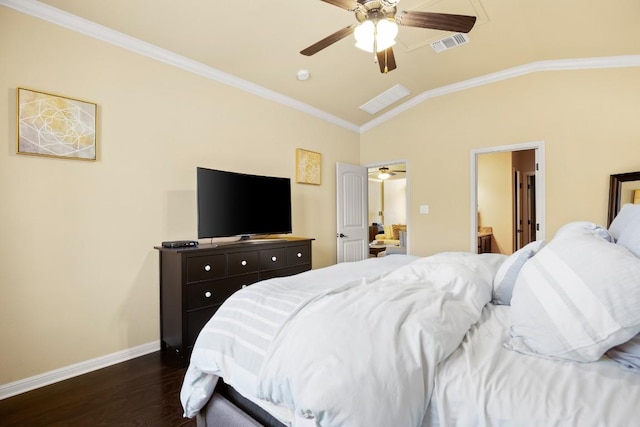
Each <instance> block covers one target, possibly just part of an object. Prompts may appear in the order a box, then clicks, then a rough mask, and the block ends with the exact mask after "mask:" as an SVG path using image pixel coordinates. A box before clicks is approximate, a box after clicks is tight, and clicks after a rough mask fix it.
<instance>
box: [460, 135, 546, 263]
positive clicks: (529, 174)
mask: <svg viewBox="0 0 640 427" xmlns="http://www.w3.org/2000/svg"><path fill="white" fill-rule="evenodd" d="M471 185H472V188H471V209H472V218H471V227H472V228H471V236H472V237H471V245H472V251H473V252H478V253H483V252H493V253H502V254H507V255H508V254H511V253H513V252H515V251H516V250H518V249H520V248H521V247H523V246H525V245H526V244H527V243H529V242H531V241H534V240H542V239H544V232H545V228H544V205H545V203H544V143H543V142H532V143H526V144H518V145H511V146H502V147H491V148H486V149H479V150H472V152H471Z"/></svg>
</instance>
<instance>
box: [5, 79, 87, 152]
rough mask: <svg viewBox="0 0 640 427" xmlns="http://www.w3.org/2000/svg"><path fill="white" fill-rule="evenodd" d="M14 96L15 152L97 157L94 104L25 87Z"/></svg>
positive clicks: (19, 89)
mask: <svg viewBox="0 0 640 427" xmlns="http://www.w3.org/2000/svg"><path fill="white" fill-rule="evenodd" d="M16 98H17V109H16V111H17V116H18V124H17V132H16V133H17V148H16V152H17V153H18V154H28V155H34V156H48V157H61V158H66V159H75V160H94V161H95V160H96V116H97V111H98V106H97V105H96V104H94V103H92V102H87V101H81V100H79V99H73V98H67V97H64V96H60V95H54V94H51V93H45V92H38V91H35V90H30V89H25V88H18V89H17V96H16Z"/></svg>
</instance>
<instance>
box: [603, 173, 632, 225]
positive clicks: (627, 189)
mask: <svg viewBox="0 0 640 427" xmlns="http://www.w3.org/2000/svg"><path fill="white" fill-rule="evenodd" d="M625 203H640V172H627V173H619V174H615V175H611V178H610V181H609V217H608V220H607V226H609V225H611V221H613V219H614V218H615V217H616V215H617V214H618V211H620V208H621V207H622V205H624V204H625Z"/></svg>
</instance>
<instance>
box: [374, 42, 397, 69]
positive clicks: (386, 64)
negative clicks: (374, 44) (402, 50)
mask: <svg viewBox="0 0 640 427" xmlns="http://www.w3.org/2000/svg"><path fill="white" fill-rule="evenodd" d="M376 57H377V58H378V65H379V66H380V72H381V73H383V74H387V73H388V72H389V71H393V70H395V69H396V68H397V66H396V58H395V56H393V49H392V48H390V47H388V48H386V49H385V50H381V51H380V52H376Z"/></svg>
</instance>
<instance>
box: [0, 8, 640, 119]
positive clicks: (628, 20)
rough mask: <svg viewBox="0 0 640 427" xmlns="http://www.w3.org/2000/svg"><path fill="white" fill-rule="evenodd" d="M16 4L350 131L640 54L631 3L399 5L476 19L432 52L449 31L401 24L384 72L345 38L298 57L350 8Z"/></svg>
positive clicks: (637, 18)
mask: <svg viewBox="0 0 640 427" xmlns="http://www.w3.org/2000/svg"><path fill="white" fill-rule="evenodd" d="M19 3H27V4H29V5H30V7H36V8H38V7H45V8H48V7H47V5H48V6H51V7H54V8H56V9H59V10H62V11H65V12H68V13H69V14H71V15H74V16H75V17H80V18H84V19H86V20H88V21H91V23H95V24H99V25H100V26H104V27H107V28H109V29H112V30H115V31H117V32H120V33H123V34H126V35H128V36H131V37H133V38H135V39H138V40H142V41H144V42H147V43H149V44H151V45H154V46H157V47H160V48H163V49H166V50H168V51H170V52H172V53H174V54H177V55H179V56H180V57H182V58H187V59H190V60H193V61H196V62H197V63H199V64H202V65H203V66H206V67H211V68H212V69H214V71H216V72H218V71H219V72H222V73H223V74H224V75H230V76H233V78H236V79H238V81H240V85H242V84H243V82H249V84H250V85H251V87H252V88H254V89H255V88H256V87H258V88H264V89H266V90H267V91H269V92H270V93H274V94H276V96H283V97H285V98H286V99H290V100H293V101H294V104H296V103H298V104H297V105H298V107H300V108H301V109H303V110H304V109H305V108H309V109H311V110H313V111H315V112H321V114H326V115H327V116H328V117H330V118H334V117H335V118H337V119H338V121H344V123H343V125H344V124H346V126H347V127H349V126H353V128H354V129H358V128H359V127H361V126H363V125H366V124H367V123H370V122H371V121H373V120H375V119H376V117H379V116H380V115H381V114H384V113H385V112H387V111H389V109H391V108H395V107H398V106H399V105H402V104H403V103H406V102H407V101H410V100H411V99H412V98H413V97H416V96H420V95H421V94H423V93H425V92H428V91H434V90H437V89H438V88H442V87H446V86H448V85H454V84H457V83H460V82H464V81H468V80H470V79H474V78H478V77H481V76H486V75H490V74H492V73H497V72H504V71H505V70H509V69H512V68H514V67H519V66H526V65H527V64H532V63H536V62H538V61H559V60H567V59H576V58H602V57H615V56H623V55H625V56H626V55H638V54H639V53H640V31H638V28H640V1H638V0H617V1H615V2H604V1H584V0H565V1H557V0H536V1H525V0H426V1H424V0H401V1H400V2H399V3H398V6H397V7H398V10H399V11H401V10H418V11H427V12H440V13H455V14H466V15H474V16H477V18H478V19H477V22H476V25H475V27H474V28H473V29H472V30H471V32H470V33H469V34H468V36H469V39H470V41H469V43H466V44H463V45H460V46H458V47H454V48H452V49H449V50H445V51H443V52H440V53H436V52H435V51H434V49H432V47H431V43H432V42H434V41H437V40H439V39H442V38H444V37H449V36H451V35H453V33H449V32H444V31H436V30H427V29H420V28H411V27H404V26H401V27H400V29H399V34H398V37H397V44H396V45H395V46H394V53H395V58H396V62H397V65H398V68H397V69H396V70H393V71H391V72H389V73H388V74H382V73H380V70H379V68H378V65H377V64H375V63H374V61H373V55H372V54H370V53H367V52H364V51H361V50H359V49H357V48H356V47H355V46H354V41H353V37H347V38H345V39H343V40H340V41H338V42H336V43H335V44H333V45H331V46H329V47H328V48H326V49H324V50H322V51H320V52H318V53H317V54H315V55H313V56H310V57H307V56H303V55H301V54H300V53H299V52H300V51H301V50H302V49H304V48H306V47H308V46H310V45H312V44H313V43H315V42H317V41H319V40H320V39H322V38H324V37H326V36H328V35H330V34H332V33H333V32H335V31H337V30H339V29H341V28H344V27H346V26H348V25H351V24H353V23H355V22H356V20H355V17H354V14H353V13H352V12H349V11H347V10H344V9H341V8H339V7H336V6H334V5H332V4H330V3H326V2H323V1H320V0H269V1H265V0H244V1H231V2H220V1H215V0H181V1H175V0H109V1H104V0H41V1H40V2H37V1H35V0H0V4H5V5H8V6H12V4H13V5H14V6H15V4H19ZM16 8H17V7H16ZM17 9H19V8H17ZM0 10H1V9H0ZM302 69H304V70H308V71H309V73H310V78H309V79H308V80H306V81H299V80H298V79H297V78H296V74H297V72H298V70H302ZM398 84H400V85H402V86H403V87H405V88H407V89H408V90H409V91H410V94H409V95H408V96H406V97H404V98H402V99H401V100H399V101H397V102H396V103H394V104H393V105H391V106H390V107H388V108H386V109H383V110H381V111H380V112H379V113H377V114H370V113H368V112H365V111H363V110H361V109H360V108H359V107H360V106H361V105H362V104H364V103H366V102H367V101H369V100H371V99H372V98H374V97H376V96H378V95H379V94H381V93H383V92H385V91H387V90H388V89H390V88H391V87H393V86H395V85H398ZM260 90H261V89H260ZM260 90H258V92H259V91H260Z"/></svg>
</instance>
